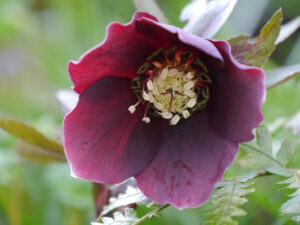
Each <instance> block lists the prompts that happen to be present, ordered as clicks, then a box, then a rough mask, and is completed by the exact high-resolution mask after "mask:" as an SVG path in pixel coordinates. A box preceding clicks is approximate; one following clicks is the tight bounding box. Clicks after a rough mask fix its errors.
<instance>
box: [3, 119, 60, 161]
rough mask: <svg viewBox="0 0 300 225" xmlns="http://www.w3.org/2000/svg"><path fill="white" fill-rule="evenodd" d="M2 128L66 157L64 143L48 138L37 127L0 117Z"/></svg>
mask: <svg viewBox="0 0 300 225" xmlns="http://www.w3.org/2000/svg"><path fill="white" fill-rule="evenodd" d="M0 128H2V129H3V130H5V131H6V132H8V133H10V134H11V135H13V136H15V137H17V138H19V139H21V140H23V141H24V142H27V143H29V144H31V145H33V146H36V147H39V148H41V149H44V150H45V151H48V152H51V153H56V154H60V155H61V156H62V157H64V148H63V146H62V145H60V144H59V143H58V142H56V141H54V140H51V139H48V138H47V137H45V136H44V135H43V134H41V133H40V132H39V131H37V130H36V129H35V128H33V127H31V126H28V125H26V124H25V123H23V122H21V121H18V120H14V119H4V118H0Z"/></svg>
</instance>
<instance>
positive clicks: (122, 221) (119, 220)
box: [92, 208, 138, 225]
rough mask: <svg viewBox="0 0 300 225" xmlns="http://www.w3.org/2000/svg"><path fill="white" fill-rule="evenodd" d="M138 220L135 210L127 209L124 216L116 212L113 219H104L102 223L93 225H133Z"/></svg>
mask: <svg viewBox="0 0 300 225" xmlns="http://www.w3.org/2000/svg"><path fill="white" fill-rule="evenodd" d="M137 220H138V217H137V214H136V212H135V210H134V209H132V208H126V209H125V210H124V214H123V213H121V212H114V213H113V217H103V218H101V222H100V223H92V225H131V224H134V223H135V222H136V221H137Z"/></svg>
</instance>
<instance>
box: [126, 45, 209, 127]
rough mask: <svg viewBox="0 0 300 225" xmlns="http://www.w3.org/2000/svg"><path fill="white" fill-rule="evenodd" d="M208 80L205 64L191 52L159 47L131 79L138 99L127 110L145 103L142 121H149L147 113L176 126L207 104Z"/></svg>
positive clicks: (131, 110)
mask: <svg viewBox="0 0 300 225" xmlns="http://www.w3.org/2000/svg"><path fill="white" fill-rule="evenodd" d="M210 83H211V79H210V77H209V76H208V70H207V68H206V66H205V65H204V64H203V63H202V61H201V60H200V58H197V57H195V56H194V54H193V53H192V52H189V51H185V52H184V51H183V50H182V49H177V47H176V46H174V47H171V48H168V49H159V50H157V51H156V52H154V53H153V54H151V55H150V56H149V57H148V58H147V60H146V62H145V63H144V64H143V65H142V66H141V67H140V68H139V69H138V71H137V75H136V76H135V78H133V80H132V88H133V90H134V92H135V94H136V96H137V97H138V99H139V100H138V102H137V103H136V104H135V105H131V106H130V107H129V108H128V110H129V111H130V112H131V113H134V111H135V110H136V107H137V106H138V105H139V104H140V103H143V104H146V111H145V114H144V117H143V121H144V122H146V123H149V122H150V117H149V116H154V117H157V116H160V117H162V118H164V119H167V120H169V123H170V125H176V124H177V123H178V122H179V121H180V120H181V119H182V118H183V119H187V118H189V117H190V116H191V114H192V113H194V112H195V111H197V110H200V109H202V108H204V107H205V106H206V105H207V102H208V100H209V84H210Z"/></svg>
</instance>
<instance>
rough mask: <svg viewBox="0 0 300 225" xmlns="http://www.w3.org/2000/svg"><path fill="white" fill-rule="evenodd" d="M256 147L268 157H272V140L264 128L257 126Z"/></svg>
mask: <svg viewBox="0 0 300 225" xmlns="http://www.w3.org/2000/svg"><path fill="white" fill-rule="evenodd" d="M256 139H257V146H258V148H259V149H260V150H262V151H263V152H265V153H266V154H268V155H270V156H271V155H272V139H271V135H270V133H269V131H268V129H267V127H266V126H259V127H258V128H257V129H256Z"/></svg>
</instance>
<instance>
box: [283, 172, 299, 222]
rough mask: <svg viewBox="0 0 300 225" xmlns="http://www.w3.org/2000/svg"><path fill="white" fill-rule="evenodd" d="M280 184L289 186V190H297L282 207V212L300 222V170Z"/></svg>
mask: <svg viewBox="0 0 300 225" xmlns="http://www.w3.org/2000/svg"><path fill="white" fill-rule="evenodd" d="M280 183H281V184H288V186H287V187H286V188H288V189H296V191H295V192H294V193H292V194H290V195H289V196H290V197H291V198H290V199H289V200H288V201H286V202H285V203H284V204H283V205H282V206H281V207H280V212H281V213H283V214H288V215H289V216H291V217H292V219H293V220H294V221H297V222H300V170H293V175H292V176H291V177H289V178H288V179H286V180H284V181H282V182H280Z"/></svg>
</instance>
